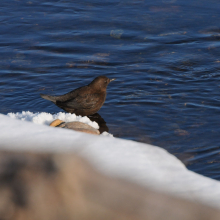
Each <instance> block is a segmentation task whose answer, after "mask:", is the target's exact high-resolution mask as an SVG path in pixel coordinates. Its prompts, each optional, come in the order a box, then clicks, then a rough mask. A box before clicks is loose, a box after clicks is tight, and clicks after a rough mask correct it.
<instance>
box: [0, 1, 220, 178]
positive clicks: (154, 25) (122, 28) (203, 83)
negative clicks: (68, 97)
mask: <svg viewBox="0 0 220 220" xmlns="http://www.w3.org/2000/svg"><path fill="white" fill-rule="evenodd" d="M219 11H220V3H219V1H217V0H211V1H210V0H209V1H208V0H194V1H189V0H184V1H183V0H160V1H155V0H154V1H153V0H152V1H142V0H139V1H136V0H135V1H134V0H126V1H118V0H115V1H114V0H113V1H104V2H103V1H100V0H96V1H92V2H91V1H70V0H59V1H58V0H44V1H42V0H40V1H39V0H38V1H35V0H30V1H23V0H10V1H8V0H1V4H0V31H1V35H0V48H1V52H0V64H1V69H0V101H1V106H0V113H3V114H7V113H8V112H21V111H31V112H49V113H57V112H60V111H61V109H59V108H58V107H56V106H55V105H54V104H52V103H50V102H48V101H46V100H43V99H41V98H40V96H39V94H40V93H47V94H54V95H55V94H56V95H59V94H64V93H66V92H69V91H70V90H72V89H75V88H77V87H79V86H82V85H86V84H88V83H89V82H90V81H91V80H92V79H94V78H95V77H96V76H98V75H106V76H108V77H109V78H117V80H116V81H114V82H112V83H111V84H110V85H109V87H108V95H107V99H106V102H105V105H104V106H103V107H102V108H101V110H100V111H99V114H100V115H101V116H102V118H103V119H104V120H105V121H106V123H107V126H108V128H109V132H110V133H112V134H114V136H115V137H120V138H125V139H130V140H136V141H140V142H144V143H150V144H154V145H157V146H160V147H163V148H165V149H166V150H168V151H169V152H171V153H172V154H175V155H176V156H177V157H178V158H180V159H181V160H182V161H183V162H184V163H186V165H187V167H188V168H189V169H190V170H193V171H195V172H198V173H201V174H203V175H205V176H208V177H211V178H214V179H218V180H219V179H220V169H219V161H220V157H219V153H220V144H219V140H220V135H219V133H220V128H219V122H220V114H219V113H220V107H219V103H220V100H219V97H220V94H219V91H220V82H219V80H220V26H219V24H220V17H219Z"/></svg>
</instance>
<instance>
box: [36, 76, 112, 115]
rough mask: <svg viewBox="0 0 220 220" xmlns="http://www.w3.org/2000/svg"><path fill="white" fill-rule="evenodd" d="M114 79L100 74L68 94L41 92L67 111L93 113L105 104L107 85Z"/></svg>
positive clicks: (45, 97) (84, 113)
mask: <svg viewBox="0 0 220 220" xmlns="http://www.w3.org/2000/svg"><path fill="white" fill-rule="evenodd" d="M113 80H115V79H109V78H108V77H106V76H98V77H96V78H95V79H94V80H93V81H92V82H91V83H90V84H88V85H87V86H83V87H80V88H78V89H75V90H73V91H71V92H68V93H67V94H64V95H60V96H51V95H44V94H40V96H41V97H42V98H43V99H47V100H49V101H51V102H53V103H54V104H55V105H57V106H58V107H60V108H62V109H63V110H65V111H66V112H70V113H75V114H76V115H82V116H87V115H93V114H95V113H96V112H98V111H99V109H100V108H101V107H102V105H103V104H104V102H105V98H106V89H107V86H108V84H109V83H110V82H111V81H113Z"/></svg>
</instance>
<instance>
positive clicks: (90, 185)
mask: <svg viewBox="0 0 220 220" xmlns="http://www.w3.org/2000/svg"><path fill="white" fill-rule="evenodd" d="M0 167H1V169H0V216H1V220H37V219H40V220H55V219H65V220H87V219H89V220H102V219H105V220H111V219H114V220H125V219H126V220H168V219H169V220H201V219H202V220H219V219H220V211H219V210H215V209H213V208H210V207H208V206H205V205H202V204H198V203H194V202H192V201H187V200H183V199H179V198H176V197H172V196H169V195H165V194H163V193H158V192H154V191H151V190H149V189H146V188H143V187H141V186H138V185H136V184H134V183H130V182H127V181H125V180H121V179H116V178H113V177H109V176H105V175H103V174H100V173H99V172H97V171H96V170H95V169H94V168H93V167H91V165H90V164H89V163H88V162H87V161H85V160H84V159H82V158H79V157H78V156H77V155H74V154H68V155H67V154H49V153H47V154H36V153H25V152H19V153H16V152H0Z"/></svg>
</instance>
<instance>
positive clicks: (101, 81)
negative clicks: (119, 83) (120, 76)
mask: <svg viewBox="0 0 220 220" xmlns="http://www.w3.org/2000/svg"><path fill="white" fill-rule="evenodd" d="M114 80H115V78H114V79H109V78H108V77H106V76H98V77H96V78H95V79H94V80H93V81H92V82H91V83H90V84H89V86H90V87H92V88H94V89H97V90H99V91H100V90H101V91H106V89H107V86H108V84H109V83H110V82H112V81H114Z"/></svg>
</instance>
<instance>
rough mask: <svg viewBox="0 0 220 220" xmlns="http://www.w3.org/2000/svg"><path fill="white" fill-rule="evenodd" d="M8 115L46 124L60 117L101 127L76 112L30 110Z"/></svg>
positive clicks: (66, 120) (68, 120) (96, 127)
mask: <svg viewBox="0 0 220 220" xmlns="http://www.w3.org/2000/svg"><path fill="white" fill-rule="evenodd" d="M7 115H8V116H9V117H10V118H16V119H20V120H22V121H31V122H33V123H35V124H44V125H49V124H50V123H51V122H52V121H54V120H55V119H60V120H62V121H65V122H71V121H80V122H83V123H85V124H88V125H90V126H92V127H93V128H95V129H99V125H98V124H97V123H96V122H95V121H91V120H90V119H89V118H88V117H87V116H84V117H82V116H76V115H75V114H71V113H64V112H59V113H57V114H54V115H52V114H50V113H47V112H38V113H33V112H29V111H22V112H17V113H8V114H7Z"/></svg>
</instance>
